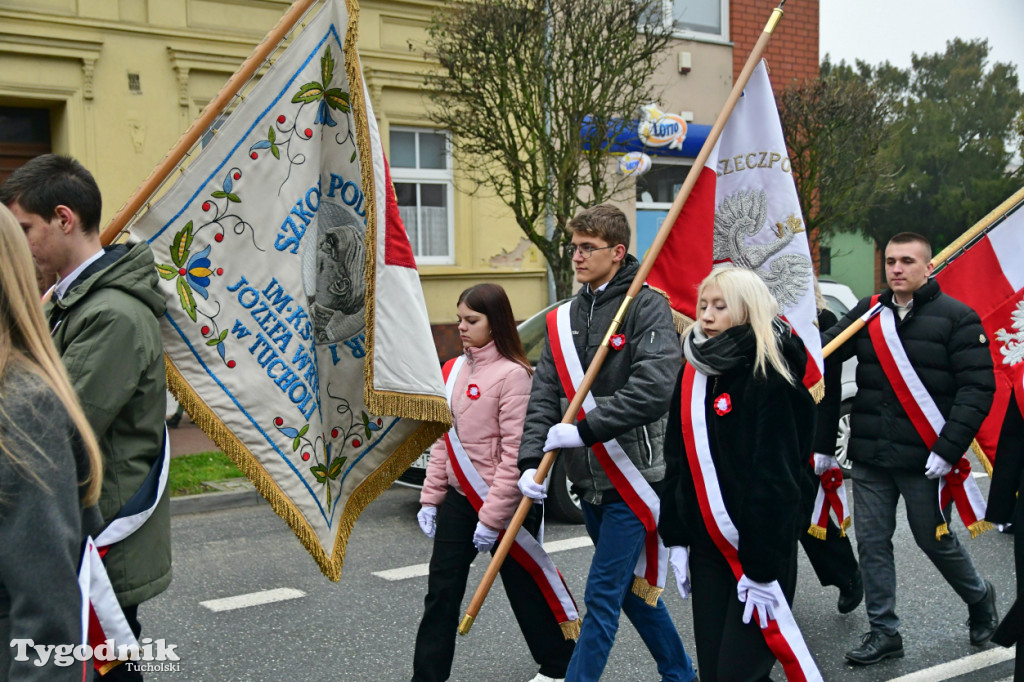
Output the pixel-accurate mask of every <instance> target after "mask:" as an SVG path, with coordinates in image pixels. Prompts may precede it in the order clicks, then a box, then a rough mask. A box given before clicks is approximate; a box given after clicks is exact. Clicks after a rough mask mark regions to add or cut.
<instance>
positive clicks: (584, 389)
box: [459, 0, 785, 635]
mask: <svg viewBox="0 0 1024 682" xmlns="http://www.w3.org/2000/svg"><path fill="white" fill-rule="evenodd" d="M784 4H785V0H782V2H780V3H779V6H778V7H776V8H775V9H773V10H772V14H771V16H770V17H769V18H768V23H767V24H766V25H765V27H764V31H762V32H761V35H760V37H759V38H758V39H757V42H756V43H755V44H754V49H753V50H752V51H751V52H750V56H749V57H747V62H746V64H744V65H743V70H742V71H740V74H739V76H738V77H737V78H736V82H735V83H734V84H733V86H732V91H731V92H730V93H729V97H728V98H727V99H726V100H725V104H724V105H723V107H722V111H721V112H720V113H719V114H718V118H717V119H716V120H715V124H714V125H713V126H712V127H711V132H710V133H708V137H707V140H705V142H704V146H703V147H701V150H700V153H699V154H698V155H697V158H696V159H695V160H694V162H693V165H692V166H690V171H689V172H688V173H687V174H686V180H684V181H683V186H682V187H680V188H679V193H678V194H677V195H676V198H675V201H673V202H672V207H671V208H670V209H669V211H668V215H666V216H665V219H664V220H663V221H662V223H661V227H660V228H659V229H658V234H657V236H655V238H654V242H653V243H652V244H651V247H650V249H648V251H647V255H646V256H644V260H643V262H642V263H641V264H640V269H639V271H637V273H636V276H635V277H634V278H633V282H632V284H630V286H629V290H628V291H627V292H626V297H625V299H623V301H622V305H621V306H619V310H618V312H616V313H615V318H614V319H613V320H612V323H611V325H610V326H609V327H608V331H607V332H606V333H605V335H604V340H603V341H602V342H601V346H600V347H599V348H598V349H597V353H595V355H594V359H593V360H592V361H591V362H590V366H589V367H588V368H587V372H586V374H584V375H583V381H582V382H581V383H580V386H579V390H577V391H576V395H575V397H573V399H572V401H571V402H570V403H569V407H568V409H567V410H566V411H565V415H564V416H563V417H562V423H563V424H571V423H573V422H574V421H575V419H576V415H577V414H578V413H579V410H580V407H581V406H582V405H583V399H584V397H586V395H587V394H588V393H589V392H590V388H591V386H593V385H594V379H595V378H596V377H597V373H598V372H599V371H600V370H601V366H602V365H603V364H604V361H605V358H606V357H607V356H608V352H609V339H611V337H612V336H614V335H615V333H616V332H617V331H618V329H619V327H620V326H621V325H622V322H623V320H624V319H625V317H626V311H627V310H628V309H629V304H630V303H631V302H632V300H633V298H634V297H635V296H636V295H637V294H638V293H639V292H640V289H641V287H643V284H644V281H645V280H646V279H647V275H648V274H650V272H651V268H653V267H654V261H655V260H656V259H657V257H658V254H659V253H660V252H661V248H662V247H663V246H664V245H665V241H666V240H667V239H668V235H669V232H671V231H672V226H673V225H675V222H676V218H678V217H679V213H680V211H682V210H683V204H685V203H686V200H687V198H689V196H690V191H691V190H693V187H694V185H696V184H697V178H698V176H699V175H700V173H701V171H702V170H703V168H704V164H705V163H706V162H707V160H708V157H709V156H711V151H712V150H713V149H714V147H715V144H716V143H717V142H718V138H719V137H720V136H721V134H722V131H723V130H724V129H725V124H726V123H727V122H728V121H729V116H730V115H731V114H732V110H733V108H734V107H735V106H736V102H737V101H739V98H740V95H742V94H743V88H745V87H746V85H747V81H749V80H750V75H751V74H752V73H753V72H754V69H755V68H756V67H757V63H758V62H759V61H760V60H761V55H762V54H763V53H764V50H765V48H766V47H768V41H769V40H770V39H771V37H772V32H773V31H774V30H775V27H776V26H778V24H779V21H780V20H781V19H782V6H783V5H784ZM555 454H556V451H554V450H553V451H551V452H545V453H544V457H543V459H541V462H540V465H539V466H538V467H537V474H536V475H535V476H534V480H535V481H536V482H537V483H543V482H544V479H545V478H547V475H548V471H549V470H550V469H551V465H552V464H554V461H555ZM532 505H533V500H531V499H530V498H528V497H524V498H523V499H522V501H521V502H520V503H519V507H518V508H517V509H516V513H515V514H514V515H513V516H512V520H511V521H509V524H508V527H507V528H506V529H505V535H504V537H503V538H502V540H501V544H499V545H498V548H497V549H496V550H495V552H494V557H493V558H492V559H491V563H490V564H489V565H488V566H487V570H486V571H485V572H484V576H483V578H482V579H481V580H480V585H479V586H478V587H477V588H476V593H475V594H474V595H473V599H472V600H471V601H470V602H469V607H468V608H467V609H466V615H464V616H463V617H462V622H461V623H459V634H462V635H465V634H468V633H469V630H470V628H472V627H473V621H474V620H475V619H476V617H477V614H479V613H480V608H481V607H482V606H483V603H484V599H486V598H487V593H488V592H490V589H491V586H492V585H493V584H494V579H495V578H497V577H498V570H499V569H500V568H501V564H502V563H503V562H504V561H505V557H506V556H508V552H509V549H510V548H511V547H512V543H513V542H515V537H516V534H517V533H518V532H519V529H520V528H521V527H522V525H523V521H525V520H526V515H527V514H528V513H529V511H530V507H531V506H532Z"/></svg>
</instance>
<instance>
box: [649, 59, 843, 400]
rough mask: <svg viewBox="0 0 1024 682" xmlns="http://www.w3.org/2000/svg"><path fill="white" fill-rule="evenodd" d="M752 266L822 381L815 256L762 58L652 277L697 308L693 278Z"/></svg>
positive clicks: (809, 376) (809, 380)
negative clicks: (726, 267) (722, 269)
mask: <svg viewBox="0 0 1024 682" xmlns="http://www.w3.org/2000/svg"><path fill="white" fill-rule="evenodd" d="M724 264H730V265H733V266H736V267H744V268H749V269H751V270H753V271H755V272H757V274H758V275H760V276H761V279H763V280H764V282H765V284H767V285H768V288H769V289H770V290H771V292H772V295H773V296H775V299H776V300H777V301H778V303H779V314H780V315H782V316H783V317H784V318H785V319H786V320H787V321H788V322H789V323H790V325H792V327H793V330H794V331H795V332H796V333H797V335H798V336H799V337H800V338H801V340H802V341H803V342H804V345H805V346H806V347H807V354H808V358H807V367H806V371H805V373H804V385H805V386H807V388H808V389H813V388H815V387H818V391H821V390H822V389H821V384H820V382H821V381H822V377H823V374H822V372H823V367H824V364H823V361H822V356H821V340H820V337H819V335H818V328H817V326H816V325H815V319H816V318H817V306H816V305H815V296H814V264H813V262H812V260H811V251H810V245H809V243H808V241H807V232H806V231H805V228H804V221H803V213H802V212H801V210H800V202H799V199H798V197H797V193H796V185H795V184H794V182H793V174H792V169H791V167H790V162H789V153H788V151H787V150H786V141H785V139H784V138H783V135H782V124H781V122H780V121H779V111H778V108H777V107H776V104H775V96H774V95H773V94H772V86H771V83H770V82H769V80H768V71H767V69H766V68H765V64H764V62H761V63H760V64H758V65H757V68H755V69H754V73H753V74H752V75H751V77H750V81H749V82H748V83H747V87H746V88H745V89H744V90H743V96H742V97H741V98H740V100H739V102H737V103H736V108H735V109H733V112H732V115H731V116H730V117H729V121H728V122H727V123H726V125H725V129H724V130H723V131H722V135H721V137H720V138H719V139H718V143H717V144H716V145H715V148H714V149H713V150H712V152H711V156H710V157H709V158H708V160H707V163H705V165H704V168H703V169H702V170H701V174H700V177H699V178H698V180H697V184H696V185H695V186H694V188H693V191H692V192H691V193H690V196H689V198H688V199H687V201H686V204H685V205H684V206H683V210H682V212H681V213H680V214H679V218H678V219H677V220H676V222H675V225H674V226H673V228H672V231H671V233H670V234H669V237H668V240H667V241H666V243H665V246H664V247H663V248H662V250H661V252H660V254H659V255H658V259H657V260H656V261H655V263H654V267H653V268H652V270H651V274H650V275H649V276H648V278H647V281H648V283H649V284H651V286H654V287H657V288H659V289H662V290H663V291H666V292H667V293H668V294H669V297H670V299H671V304H672V307H673V308H674V309H675V310H676V311H678V312H680V313H682V314H683V315H686V316H687V317H690V318H693V317H694V316H695V309H696V302H697V300H696V299H697V287H698V286H699V285H700V282H701V280H703V279H704V277H706V276H707V275H708V274H709V273H710V272H711V268H712V267H713V266H716V265H724Z"/></svg>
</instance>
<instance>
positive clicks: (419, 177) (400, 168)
mask: <svg viewBox="0 0 1024 682" xmlns="http://www.w3.org/2000/svg"><path fill="white" fill-rule="evenodd" d="M390 141H391V157H390V159H389V161H390V163H391V180H392V182H393V183H394V185H395V194H396V195H397V198H398V212H399V214H400V215H401V217H402V222H403V223H404V224H405V231H406V232H407V233H408V235H409V241H410V242H411V243H412V250H413V253H414V254H415V255H416V262H417V263H418V264H422V265H447V264H452V263H454V262H455V255H454V250H453V248H452V243H453V241H454V239H453V236H454V221H453V219H452V208H451V207H452V201H453V195H454V182H453V180H452V163H451V152H450V148H449V145H448V135H447V134H446V133H445V132H444V131H439V130H427V129H414V128H399V127H392V128H391V137H390Z"/></svg>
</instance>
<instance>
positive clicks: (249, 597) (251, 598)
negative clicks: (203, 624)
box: [199, 587, 306, 611]
mask: <svg viewBox="0 0 1024 682" xmlns="http://www.w3.org/2000/svg"><path fill="white" fill-rule="evenodd" d="M305 596H306V593H305V592H303V591H302V590H295V589H292V588H290V587H279V588H277V589H275V590H262V591H260V592H250V593H249V594H240V595H238V596H235V597H224V598H223V599H210V600H209V601H201V602H199V605H200V606H205V607H206V608H208V609H210V610H211V611H232V610H234V609H244V608H246V607H248V606H261V605H262V604H272V603H274V602H276V601H287V600H288V599H298V598H299V597H305Z"/></svg>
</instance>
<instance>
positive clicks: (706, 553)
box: [690, 536, 820, 682]
mask: <svg viewBox="0 0 1024 682" xmlns="http://www.w3.org/2000/svg"><path fill="white" fill-rule="evenodd" d="M819 542H820V541H819ZM788 569H789V570H788V571H787V574H786V575H785V576H783V578H782V579H781V580H779V585H780V586H781V587H782V592H783V594H785V595H786V600H787V601H789V603H790V604H792V603H793V592H794V590H795V588H796V542H793V546H792V551H791V552H790V561H789V567H788ZM690 583H691V585H692V587H693V593H692V597H691V598H692V599H693V639H694V642H695V643H696V645H697V670H699V671H700V679H701V682H720V681H721V682H725V681H728V682H754V681H758V680H770V679H771V677H769V675H770V674H771V671H772V667H773V666H774V665H775V654H773V653H772V650H771V649H769V648H768V644H767V642H765V639H764V635H762V634H761V627H760V626H759V625H758V624H757V622H756V621H755V620H754V619H753V618H751V620H750V622H749V623H747V624H746V625H744V624H743V608H744V606H745V605H744V604H743V602H741V601H740V600H739V598H738V597H737V596H736V579H735V578H734V577H733V573H732V569H730V568H729V564H728V562H726V560H725V557H723V556H722V553H721V552H719V551H718V548H717V547H715V546H714V544H713V543H712V541H711V539H710V538H709V537H707V536H705V537H704V538H702V539H698V540H696V541H695V542H694V543H693V545H691V546H690Z"/></svg>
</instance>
